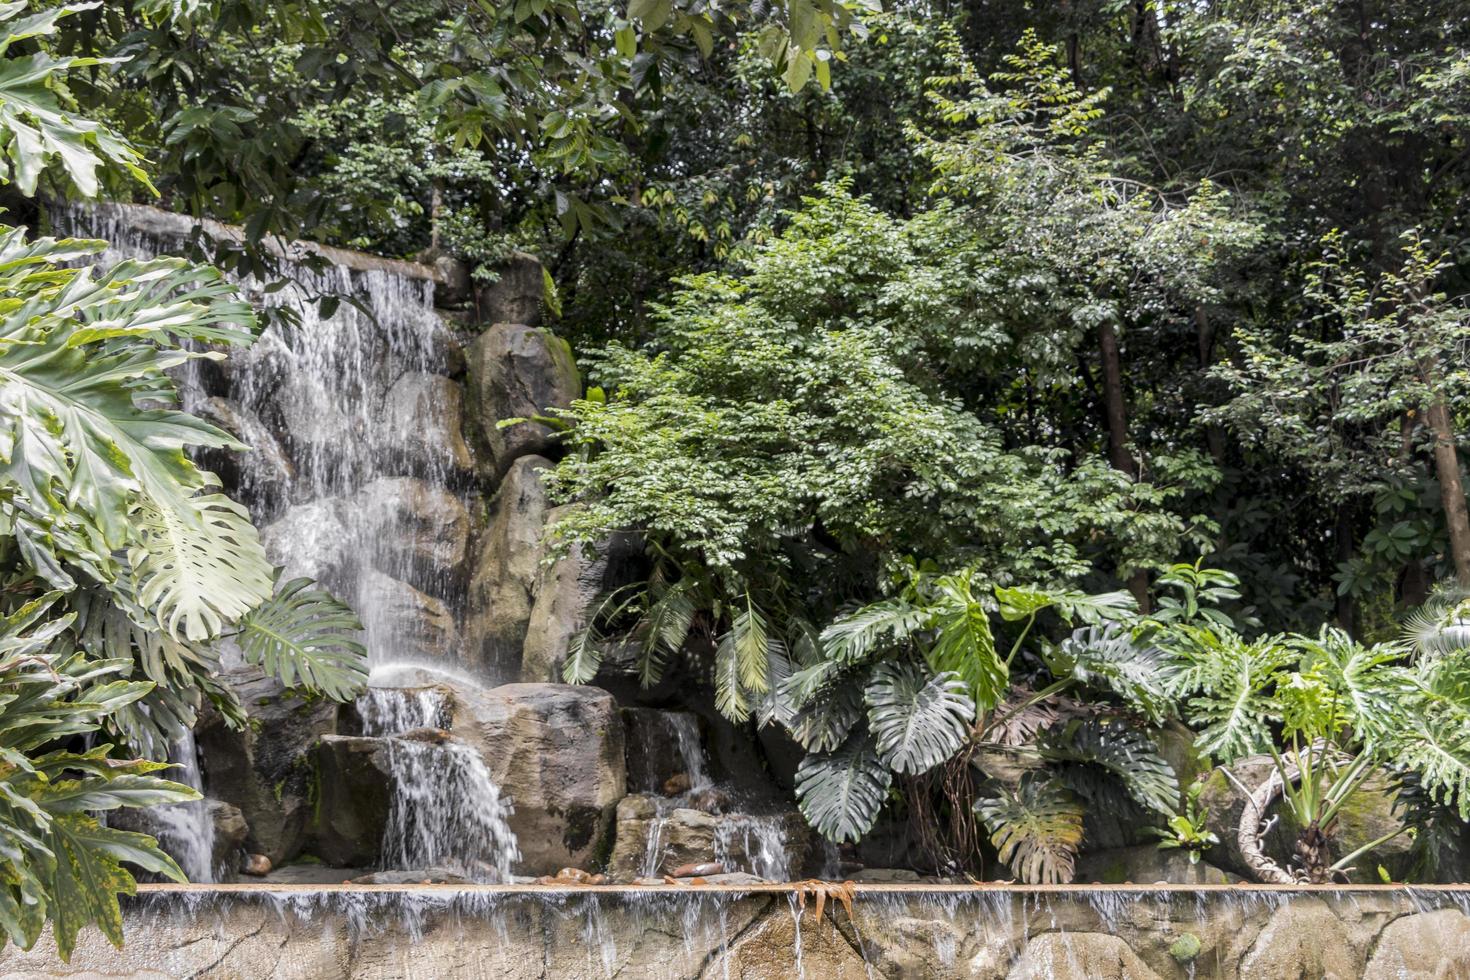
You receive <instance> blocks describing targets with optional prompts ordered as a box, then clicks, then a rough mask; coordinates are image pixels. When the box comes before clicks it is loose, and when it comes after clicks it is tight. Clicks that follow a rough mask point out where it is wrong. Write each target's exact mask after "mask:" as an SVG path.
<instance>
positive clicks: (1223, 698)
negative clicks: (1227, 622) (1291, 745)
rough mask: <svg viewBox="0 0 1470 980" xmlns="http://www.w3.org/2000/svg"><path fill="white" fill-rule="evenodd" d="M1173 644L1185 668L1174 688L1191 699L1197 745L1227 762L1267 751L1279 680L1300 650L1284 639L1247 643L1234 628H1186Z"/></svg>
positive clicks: (1190, 714) (1189, 705)
mask: <svg viewBox="0 0 1470 980" xmlns="http://www.w3.org/2000/svg"><path fill="white" fill-rule="evenodd" d="M1175 635H1176V640H1175V642H1173V643H1172V644H1171V646H1172V649H1173V651H1174V653H1175V655H1176V656H1177V657H1178V658H1179V662H1180V665H1181V669H1180V670H1179V672H1178V673H1177V674H1176V675H1175V676H1174V677H1173V678H1172V680H1171V681H1170V690H1171V691H1172V692H1173V693H1175V694H1176V695H1182V696H1185V697H1186V698H1187V700H1186V702H1185V707H1186V713H1187V715H1188V720H1189V721H1190V723H1191V724H1192V725H1193V726H1194V727H1195V728H1196V729H1198V730H1199V736H1198V738H1197V739H1196V742H1195V744H1196V745H1197V746H1198V748H1199V750H1200V751H1201V752H1203V753H1205V754H1207V755H1212V756H1215V757H1216V758H1218V759H1220V760H1221V761H1223V762H1233V761H1234V760H1236V759H1239V758H1241V757H1243V756H1247V755H1251V754H1253V753H1256V752H1264V751H1266V748H1267V746H1269V745H1270V744H1271V742H1272V732H1271V724H1272V723H1273V722H1274V721H1275V719H1276V717H1277V712H1276V708H1277V705H1276V703H1275V701H1274V699H1273V698H1272V691H1273V689H1274V687H1275V685H1276V682H1277V681H1278V680H1279V679H1281V678H1282V676H1284V673H1283V672H1284V670H1285V668H1286V667H1287V666H1288V665H1289V664H1291V663H1292V662H1294V661H1295V660H1296V654H1295V653H1294V652H1293V651H1292V650H1291V649H1290V648H1289V647H1288V646H1287V645H1286V644H1285V643H1284V642H1282V640H1281V638H1280V637H1274V636H1268V637H1262V638H1261V639H1258V640H1255V641H1253V642H1249V643H1247V642H1246V641H1245V640H1243V639H1241V638H1240V637H1239V636H1237V635H1235V634H1234V633H1232V632H1229V631H1226V630H1220V629H1212V628H1203V627H1183V628H1180V629H1179V630H1177V631H1176V634H1175Z"/></svg>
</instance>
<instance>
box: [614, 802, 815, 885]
mask: <svg viewBox="0 0 1470 980" xmlns="http://www.w3.org/2000/svg"><path fill="white" fill-rule="evenodd" d="M810 843H811V841H810V831H809V830H808V829H807V827H806V824H805V823H804V822H803V821H802V819H801V815H800V814H798V813H796V812H794V811H793V812H790V813H778V814H771V815H764V816H752V815H750V814H745V813H739V812H722V813H709V812H706V811H703V810H697V809H694V808H693V807H692V806H670V805H669V804H668V802H667V801H662V800H659V799H657V798H656V797H652V796H647V795H642V794H635V795H632V796H628V797H625V798H624V799H623V800H622V801H621V802H620V803H618V808H617V828H616V836H615V838H614V840H613V849H612V856H611V857H610V858H609V859H608V874H609V875H610V876H611V877H612V878H613V879H614V880H616V881H632V880H634V879H636V878H639V877H643V876H647V875H654V876H658V875H667V874H675V873H676V872H677V871H678V870H679V869H681V868H684V867H685V866H690V865H703V864H708V863H717V864H719V865H720V866H721V867H722V869H723V870H725V871H732V872H746V873H754V874H757V875H761V876H762V877H764V878H766V879H767V880H782V881H784V880H789V879H794V878H799V877H801V872H802V868H803V865H804V864H805V863H806V856H807V853H808V850H809V848H810Z"/></svg>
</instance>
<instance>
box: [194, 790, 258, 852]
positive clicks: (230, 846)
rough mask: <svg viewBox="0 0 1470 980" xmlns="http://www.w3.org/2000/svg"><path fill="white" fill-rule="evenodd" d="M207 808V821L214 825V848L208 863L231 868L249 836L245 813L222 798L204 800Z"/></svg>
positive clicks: (242, 850)
mask: <svg viewBox="0 0 1470 980" xmlns="http://www.w3.org/2000/svg"><path fill="white" fill-rule="evenodd" d="M204 802H205V806H207V807H208V808H209V822H210V824H211V826H213V827H214V849H213V851H212V853H211V854H210V863H211V864H212V865H213V866H214V867H215V868H233V867H235V866H236V865H237V864H239V863H240V855H241V854H242V853H243V852H244V849H245V841H246V840H247V839H248V838H249V837H250V827H249V825H248V824H246V822H245V814H243V813H241V812H240V808H239V807H237V806H235V805H234V804H233V803H226V802H225V801H224V800H205V801H204Z"/></svg>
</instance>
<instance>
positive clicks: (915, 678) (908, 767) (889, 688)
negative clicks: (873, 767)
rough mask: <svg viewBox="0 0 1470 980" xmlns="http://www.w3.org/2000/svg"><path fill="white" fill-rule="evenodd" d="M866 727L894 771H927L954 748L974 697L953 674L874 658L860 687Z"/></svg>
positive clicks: (963, 733) (962, 737)
mask: <svg viewBox="0 0 1470 980" xmlns="http://www.w3.org/2000/svg"><path fill="white" fill-rule="evenodd" d="M866 698H867V702H868V728H869V729H870V730H871V731H872V733H873V736H874V738H875V739H876V741H877V749H878V755H879V757H880V758H881V759H882V760H883V763H884V764H885V765H887V766H889V767H890V768H892V769H895V770H897V771H898V772H904V773H910V774H914V775H917V774H919V773H922V772H927V771H929V770H930V769H932V768H934V767H935V766H937V765H939V764H940V763H941V762H943V761H945V760H946V759H948V758H949V757H950V756H952V755H954V754H955V753H956V752H958V751H959V750H960V747H961V746H963V745H964V744H965V740H966V738H968V736H969V733H970V730H969V723H970V722H971V721H973V720H974V718H975V703H974V702H973V701H971V700H970V698H969V696H968V695H967V694H966V686H965V684H964V682H962V681H960V680H959V679H958V678H957V677H956V676H955V675H953V674H939V675H938V676H931V675H929V674H928V673H927V672H926V671H924V670H922V669H920V668H919V667H917V666H915V665H913V664H900V663H888V664H880V665H878V666H877V667H876V668H874V670H873V675H872V679H871V680H869V681H868V687H867V691H866Z"/></svg>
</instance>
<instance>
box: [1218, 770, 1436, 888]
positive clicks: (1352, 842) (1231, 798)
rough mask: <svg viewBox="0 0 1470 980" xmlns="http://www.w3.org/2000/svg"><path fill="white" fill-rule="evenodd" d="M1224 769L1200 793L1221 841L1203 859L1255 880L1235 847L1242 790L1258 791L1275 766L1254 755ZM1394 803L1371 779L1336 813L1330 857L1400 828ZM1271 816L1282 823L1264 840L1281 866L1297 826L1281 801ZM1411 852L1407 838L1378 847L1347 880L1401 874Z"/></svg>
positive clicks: (1378, 779)
mask: <svg viewBox="0 0 1470 980" xmlns="http://www.w3.org/2000/svg"><path fill="white" fill-rule="evenodd" d="M1228 768H1229V774H1228V775H1227V772H1226V769H1225V768H1218V769H1216V770H1214V771H1213V772H1212V773H1210V774H1209V775H1208V776H1206V777H1205V786H1204V789H1203V790H1202V791H1201V793H1200V804H1201V805H1202V806H1203V807H1205V808H1206V809H1207V810H1208V811H1209V817H1208V821H1207V826H1208V827H1209V829H1210V830H1211V831H1213V832H1214V834H1215V836H1217V837H1219V838H1220V843H1218V844H1216V845H1215V846H1214V847H1212V848H1210V850H1209V852H1208V853H1207V854H1206V858H1207V859H1208V860H1209V861H1210V862H1211V863H1212V864H1214V865H1217V866H1218V867H1220V868H1223V869H1224V870H1226V871H1228V872H1230V873H1232V874H1237V875H1240V876H1242V877H1244V878H1246V879H1247V880H1253V879H1251V874H1250V868H1249V866H1247V865H1246V863H1245V859H1244V857H1243V856H1242V855H1241V853H1240V846H1239V844H1238V843H1237V841H1238V831H1239V828H1240V816H1241V814H1242V813H1243V812H1244V810H1245V799H1246V797H1245V793H1243V792H1242V791H1241V787H1242V786H1244V787H1246V788H1247V789H1251V790H1254V789H1255V788H1256V787H1258V786H1260V785H1261V784H1262V783H1263V782H1265V780H1266V779H1268V778H1269V777H1270V775H1271V773H1272V771H1273V770H1274V764H1273V763H1272V761H1271V757H1270V756H1264V755H1258V756H1251V757H1249V758H1246V759H1242V760H1240V761H1239V762H1237V763H1235V764H1234V765H1232V766H1230V767H1228ZM1395 798H1396V795H1395V792H1394V789H1393V787H1392V786H1390V785H1389V783H1388V781H1387V780H1386V779H1385V778H1383V777H1382V776H1378V775H1375V776H1372V777H1370V778H1369V779H1368V781H1367V782H1365V783H1364V784H1363V785H1362V786H1361V787H1360V788H1359V789H1358V790H1357V791H1356V792H1355V793H1354V794H1353V795H1352V796H1351V797H1349V799H1348V800H1347V802H1346V803H1344V804H1343V806H1342V808H1341V809H1340V810H1339V811H1338V817H1337V826H1336V828H1335V829H1334V831H1333V836H1332V852H1333V854H1334V855H1337V856H1341V855H1345V854H1350V853H1352V852H1353V851H1356V850H1358V849H1359V848H1360V847H1362V846H1364V845H1366V844H1369V843H1371V842H1372V841H1375V840H1378V839H1379V838H1381V837H1383V836H1384V835H1386V834H1388V833H1389V832H1391V831H1392V830H1394V829H1397V828H1398V827H1400V826H1402V822H1401V821H1400V820H1399V818H1398V816H1397V815H1396V814H1395V813H1394V812H1393V805H1394V800H1395ZM1273 813H1274V814H1277V815H1279V817H1280V819H1279V820H1277V822H1276V824H1275V826H1274V827H1273V828H1272V830H1271V833H1270V834H1269V835H1267V837H1266V847H1265V849H1266V853H1267V854H1268V855H1270V856H1271V857H1272V858H1274V859H1275V860H1276V861H1278V862H1285V861H1286V860H1287V859H1288V858H1289V857H1290V856H1291V855H1292V853H1293V848H1292V845H1293V842H1294V841H1295V840H1296V837H1297V834H1298V833H1299V831H1300V827H1299V826H1298V825H1297V823H1296V821H1295V820H1294V819H1293V817H1292V815H1291V812H1290V810H1289V809H1288V808H1286V807H1284V806H1283V805H1282V804H1281V801H1280V799H1279V798H1278V800H1277V803H1276V806H1275V809H1274V810H1273ZM1412 849H1413V840H1412V839H1411V838H1410V836H1409V835H1408V834H1400V835H1399V836H1398V837H1395V838H1393V839H1392V840H1389V841H1387V842H1385V843H1383V844H1379V845H1378V846H1377V847H1374V848H1373V849H1372V850H1370V851H1369V852H1368V853H1366V854H1364V855H1362V856H1360V857H1359V858H1357V859H1356V860H1355V861H1354V862H1353V866H1354V868H1355V869H1356V870H1355V871H1354V872H1353V873H1352V875H1351V877H1352V880H1353V881H1355V882H1359V883H1364V882H1366V883H1372V882H1376V881H1378V880H1379V875H1378V868H1379V867H1380V866H1381V867H1383V868H1384V869H1385V870H1387V871H1388V872H1389V874H1390V875H1393V876H1395V877H1397V876H1399V875H1401V874H1403V873H1404V872H1406V871H1407V870H1408V869H1409V867H1410V865H1411V864H1412V859H1413V855H1412Z"/></svg>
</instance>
